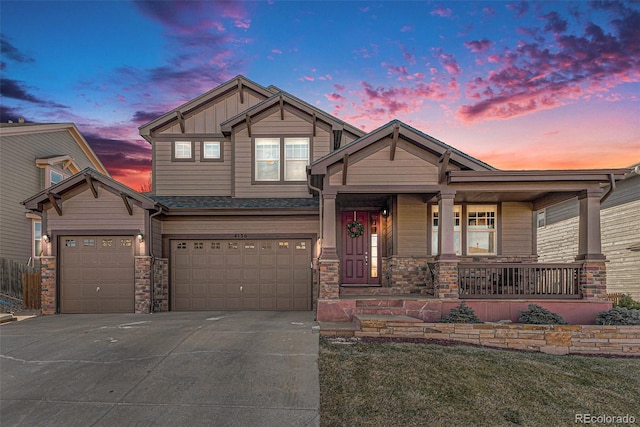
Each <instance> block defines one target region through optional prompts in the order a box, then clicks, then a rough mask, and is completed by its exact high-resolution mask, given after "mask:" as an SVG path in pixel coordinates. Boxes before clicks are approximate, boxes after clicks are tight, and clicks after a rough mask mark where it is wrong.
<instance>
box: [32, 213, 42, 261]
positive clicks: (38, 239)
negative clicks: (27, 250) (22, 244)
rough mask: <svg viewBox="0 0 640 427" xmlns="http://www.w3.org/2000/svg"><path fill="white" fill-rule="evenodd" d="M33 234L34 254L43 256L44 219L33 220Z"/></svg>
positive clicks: (34, 255)
mask: <svg viewBox="0 0 640 427" xmlns="http://www.w3.org/2000/svg"><path fill="white" fill-rule="evenodd" d="M32 236H33V247H32V256H33V257H34V258H36V257H39V256H42V221H39V220H33V227H32Z"/></svg>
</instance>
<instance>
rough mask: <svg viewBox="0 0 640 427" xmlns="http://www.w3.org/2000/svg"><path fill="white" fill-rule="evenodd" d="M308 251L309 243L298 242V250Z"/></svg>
mask: <svg viewBox="0 0 640 427" xmlns="http://www.w3.org/2000/svg"><path fill="white" fill-rule="evenodd" d="M306 249H307V242H296V250H299V251H304V250H306Z"/></svg>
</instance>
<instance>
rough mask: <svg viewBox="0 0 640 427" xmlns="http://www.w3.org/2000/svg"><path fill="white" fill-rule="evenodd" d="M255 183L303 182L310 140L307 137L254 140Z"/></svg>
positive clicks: (305, 176) (307, 162)
mask: <svg viewBox="0 0 640 427" xmlns="http://www.w3.org/2000/svg"><path fill="white" fill-rule="evenodd" d="M254 146H255V148H254V150H255V153H254V159H255V164H254V179H255V181H259V182H262V181H273V182H284V181H287V182H293V181H305V180H306V178H307V165H308V164H309V159H310V151H311V148H310V146H311V140H310V138H307V137H286V138H285V137H283V138H255V140H254Z"/></svg>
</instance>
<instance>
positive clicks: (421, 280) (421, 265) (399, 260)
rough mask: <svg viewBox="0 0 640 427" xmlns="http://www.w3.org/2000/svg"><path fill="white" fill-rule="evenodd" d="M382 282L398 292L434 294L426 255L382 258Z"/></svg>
mask: <svg viewBox="0 0 640 427" xmlns="http://www.w3.org/2000/svg"><path fill="white" fill-rule="evenodd" d="M382 279H383V280H382V284H383V285H384V286H388V287H391V288H394V290H396V291H397V292H396V293H407V294H409V293H420V294H431V295H433V283H432V282H431V273H430V272H429V271H428V268H427V258H426V257H401V256H395V255H394V256H390V257H388V258H383V259H382Z"/></svg>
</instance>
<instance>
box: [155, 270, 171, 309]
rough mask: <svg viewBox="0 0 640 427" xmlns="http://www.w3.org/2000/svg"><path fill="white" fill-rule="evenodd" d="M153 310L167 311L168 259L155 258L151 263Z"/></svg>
mask: <svg viewBox="0 0 640 427" xmlns="http://www.w3.org/2000/svg"><path fill="white" fill-rule="evenodd" d="M153 311H154V312H159V311H169V259H167V258H156V259H155V263H154V264H153Z"/></svg>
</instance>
